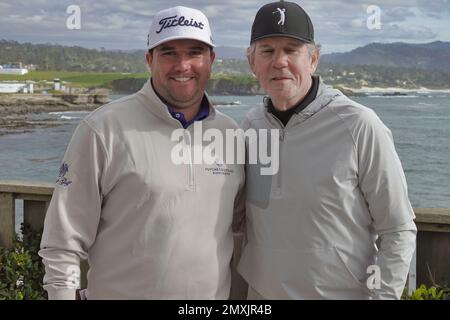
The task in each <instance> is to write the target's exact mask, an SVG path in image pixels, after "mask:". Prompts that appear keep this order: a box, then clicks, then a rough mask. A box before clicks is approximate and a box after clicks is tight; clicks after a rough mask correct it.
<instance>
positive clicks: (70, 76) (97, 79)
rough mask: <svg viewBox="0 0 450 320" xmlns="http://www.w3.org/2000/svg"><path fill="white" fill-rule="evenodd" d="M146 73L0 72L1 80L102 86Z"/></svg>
mask: <svg viewBox="0 0 450 320" xmlns="http://www.w3.org/2000/svg"><path fill="white" fill-rule="evenodd" d="M147 77H148V74H145V73H101V72H65V71H30V72H29V73H27V74H24V75H11V74H0V81H14V80H17V81H25V80H33V81H42V80H47V81H53V79H54V78H59V79H60V80H61V81H67V82H70V83H71V85H75V86H80V87H102V86H106V85H107V84H108V83H109V82H111V81H113V80H116V79H124V78H147Z"/></svg>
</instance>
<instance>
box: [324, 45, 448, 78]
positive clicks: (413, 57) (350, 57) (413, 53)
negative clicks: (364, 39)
mask: <svg viewBox="0 0 450 320" xmlns="http://www.w3.org/2000/svg"><path fill="white" fill-rule="evenodd" d="M321 60H322V62H324V63H330V64H341V65H346V66H353V65H377V66H385V67H398V68H417V69H428V70H444V71H450V42H442V41H435V42H430V43H422V44H413V43H403V42H395V43H371V44H368V45H365V46H363V47H359V48H356V49H354V50H352V51H350V52H346V53H331V54H325V55H323V56H322V59H321Z"/></svg>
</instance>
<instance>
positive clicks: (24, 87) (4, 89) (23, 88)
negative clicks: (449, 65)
mask: <svg viewBox="0 0 450 320" xmlns="http://www.w3.org/2000/svg"><path fill="white" fill-rule="evenodd" d="M19 92H22V93H33V92H34V84H33V82H17V81H2V82H0V93H19Z"/></svg>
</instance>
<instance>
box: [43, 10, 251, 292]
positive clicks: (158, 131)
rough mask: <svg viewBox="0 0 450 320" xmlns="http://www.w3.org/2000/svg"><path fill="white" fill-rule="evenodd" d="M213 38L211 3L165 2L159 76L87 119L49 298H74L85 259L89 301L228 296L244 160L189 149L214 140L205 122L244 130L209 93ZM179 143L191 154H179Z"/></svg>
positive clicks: (60, 224)
mask: <svg viewBox="0 0 450 320" xmlns="http://www.w3.org/2000/svg"><path fill="white" fill-rule="evenodd" d="M213 47H214V44H213V41H212V37H211V31H210V27H209V23H208V19H207V18H206V17H205V15H204V14H203V13H202V12H200V11H198V10H195V9H191V8H186V7H174V8H170V9H167V10H163V11H160V12H158V13H157V14H156V15H155V16H154V18H153V21H152V24H151V27H150V32H149V35H148V51H147V54H146V59H147V63H148V66H149V68H150V70H151V78H150V79H149V81H148V82H147V83H146V84H145V85H144V87H143V88H142V89H141V90H140V91H139V92H137V93H135V94H133V95H131V96H127V97H125V98H122V99H120V100H117V101H114V102H112V103H109V104H107V105H105V106H103V107H101V108H99V109H98V110H96V111H94V112H93V113H91V114H90V115H89V116H87V117H86V118H85V119H84V120H82V121H81V123H80V124H79V126H78V128H77V129H76V131H75V133H74V135H73V137H72V140H71V142H70V144H69V146H68V149H67V151H66V154H65V156H64V160H63V164H62V165H61V169H60V174H59V176H58V178H57V181H56V187H55V191H54V194H53V198H52V200H51V203H50V206H49V208H48V211H47V216H46V219H45V227H44V233H43V237H42V242H41V250H40V251H39V254H40V256H41V257H42V258H43V262H44V264H45V267H46V274H45V277H44V288H45V289H46V290H47V292H48V295H49V298H50V299H75V298H76V291H77V289H78V288H79V284H80V281H79V278H80V260H84V259H86V258H87V259H88V262H89V266H90V268H89V272H88V275H87V280H88V282H87V289H86V291H85V292H84V293H85V296H86V297H87V299H228V298H229V294H230V282H231V272H230V261H231V257H232V253H233V234H232V230H231V225H232V219H233V212H238V211H239V210H240V209H242V206H239V204H241V203H242V202H241V201H240V199H241V196H240V195H241V193H240V191H241V189H242V188H243V184H244V168H243V166H242V165H237V164H223V163H213V164H208V163H205V162H201V163H197V162H194V161H193V157H192V156H191V155H192V154H194V153H195V150H196V149H198V148H199V147H200V148H201V147H204V145H203V144H204V142H203V140H201V141H200V142H199V141H197V140H195V136H196V135H197V134H198V133H197V132H194V127H196V126H197V125H198V124H199V122H198V121H201V122H200V123H201V124H202V127H203V130H205V131H206V130H207V129H212V128H213V129H214V130H216V131H217V130H219V131H220V132H221V133H223V135H224V136H225V130H226V129H236V128H237V125H236V123H235V122H234V121H233V120H231V119H230V118H228V117H227V116H225V115H223V114H221V113H220V112H218V111H217V110H215V109H214V108H213V107H212V105H211V102H210V101H209V99H208V96H207V95H206V94H205V92H204V90H205V87H206V84H207V81H208V79H209V76H210V73H211V66H212V63H213V61H214V56H215V54H214V51H213ZM180 130H181V133H182V134H181V137H180V136H179V135H178V138H177V139H175V140H174V139H173V137H172V136H173V134H174V132H180ZM191 137H193V138H191ZM180 145H181V147H182V148H181V150H182V152H183V154H184V158H183V159H186V161H187V162H181V163H180V162H179V161H178V160H175V158H177V157H178V152H175V150H180V149H179V148H178V147H180Z"/></svg>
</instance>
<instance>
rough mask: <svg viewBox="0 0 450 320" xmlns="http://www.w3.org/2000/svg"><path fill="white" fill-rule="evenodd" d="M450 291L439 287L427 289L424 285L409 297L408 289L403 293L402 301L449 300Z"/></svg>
mask: <svg viewBox="0 0 450 320" xmlns="http://www.w3.org/2000/svg"><path fill="white" fill-rule="evenodd" d="M449 299H450V290H449V289H446V288H441V287H439V286H431V287H429V288H427V287H426V286H425V285H424V284H422V285H421V286H420V287H419V288H417V289H416V290H415V291H413V292H412V294H411V295H408V293H407V289H406V288H405V290H404V291H403V295H402V300H449Z"/></svg>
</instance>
